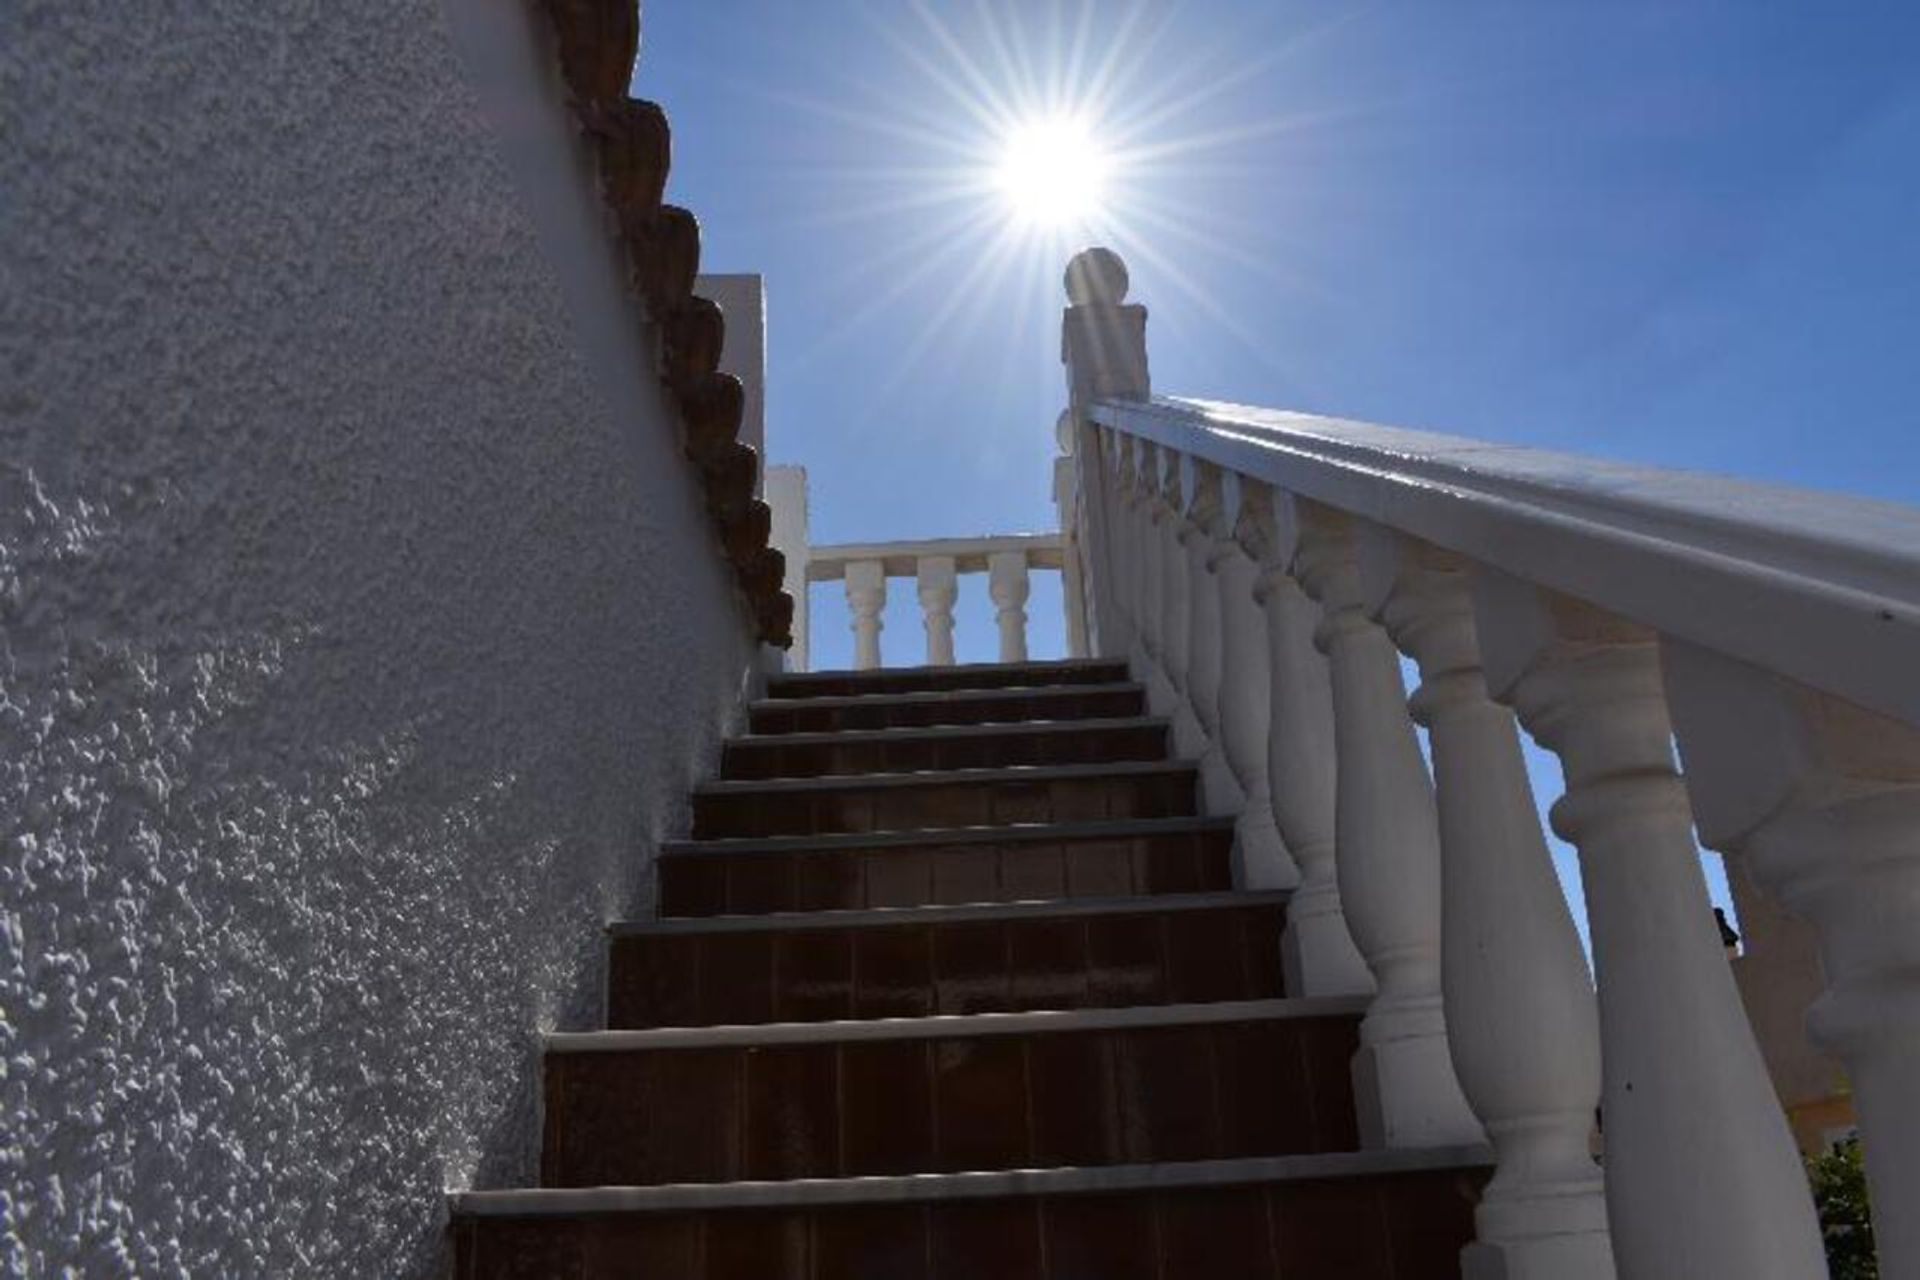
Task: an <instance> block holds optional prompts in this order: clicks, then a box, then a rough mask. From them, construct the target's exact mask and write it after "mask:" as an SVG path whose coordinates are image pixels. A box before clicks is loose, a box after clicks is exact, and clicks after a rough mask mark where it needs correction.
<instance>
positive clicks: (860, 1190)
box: [451, 1144, 1493, 1217]
mask: <svg viewBox="0 0 1920 1280" xmlns="http://www.w3.org/2000/svg"><path fill="white" fill-rule="evenodd" d="M1492 1164H1493V1152H1492V1151H1491V1150H1490V1149H1489V1148H1487V1147H1485V1146H1481V1145H1479V1144H1472V1145H1463V1146H1442V1147H1397V1148H1391V1149H1376V1150H1368V1151H1335V1152H1316V1153H1310V1154H1298V1155H1279V1156H1247V1157H1241V1158H1237V1159H1231V1160H1192V1161H1181V1162H1171V1163H1160V1164H1120V1165H1088V1166H1077V1167H1072V1168H1049V1169H1007V1170H982V1171H978V1172H969V1173H910V1174H887V1175H877V1176H863V1177H852V1178H795V1179H790V1180H782V1181H764V1182H701V1183H670V1184H664V1185H654V1186H601V1187H533V1188H517V1189H512V1190H502V1191H464V1192H456V1193H454V1194H453V1195H452V1197H451V1200H452V1211H453V1213H454V1215H455V1216H457V1217H532V1216H569V1215H575V1214H598V1213H632V1212H649V1211H664V1212H673V1211H686V1210H697V1209H723V1208H750V1207H761V1208H772V1207H783V1206H805V1205H831V1204H877V1203H887V1202H897V1201H924V1200H959V1199H987V1198H996V1197H1005V1196H1059V1195H1075V1194H1086V1193H1093V1192H1116V1191H1157V1190H1172V1189H1180V1188H1195V1189H1198V1188H1204V1187H1217V1186H1234V1185H1241V1184H1246V1183H1262V1182H1305V1181H1324V1180H1328V1179H1335V1178H1364V1177H1390V1176H1393V1175H1396V1174H1407V1173H1422V1172H1428V1171H1437V1170H1449V1169H1476V1170H1478V1169H1484V1168H1487V1167H1489V1166H1491V1165H1492Z"/></svg>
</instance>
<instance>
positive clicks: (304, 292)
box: [0, 0, 748, 1276]
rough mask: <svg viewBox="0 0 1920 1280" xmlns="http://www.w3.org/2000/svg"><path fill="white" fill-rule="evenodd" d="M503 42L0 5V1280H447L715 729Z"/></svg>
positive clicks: (726, 606) (425, 29)
mask: <svg viewBox="0 0 1920 1280" xmlns="http://www.w3.org/2000/svg"><path fill="white" fill-rule="evenodd" d="M529 8H530V6H523V5H517V4H511V5H509V4H495V5H480V4H477V3H474V4H468V3H450V4H449V5H448V7H447V9H446V11H445V12H443V11H442V9H441V7H440V6H439V5H436V4H429V3H421V2H419V0H413V2H407V3H403V2H399V0H327V2H326V3H324V4H313V3H308V2H307V0H297V2H296V0H203V2H201V3H196V4H192V5H155V4H121V5H109V6H95V5H75V4H70V3H66V2H65V0H25V2H24V3H21V4H11V5H7V6H5V7H4V8H0V104H3V118H4V124H3V125H0V131H3V133H4V137H5V145H4V146H0V191H4V193H5V196H4V206H3V207H4V217H5V229H4V234H3V235H0V824H4V833H3V834H4V846H3V848H4V855H3V856H0V1190H3V1191H4V1194H0V1215H4V1220H3V1221H0V1271H3V1272H5V1273H7V1274H29V1275H41V1274H45V1275H53V1274H57V1273H60V1272H61V1271H62V1269H63V1268H71V1269H72V1273H73V1274H84V1275H113V1274H131V1273H135V1272H138V1273H140V1274H162V1273H164V1274H192V1275H206V1276H212V1275H235V1276H241V1275H245V1276H265V1275H314V1276H321V1275H325V1276H381V1275H410V1274H411V1275H421V1274H428V1273H431V1272H432V1271H433V1270H434V1268H435V1267H436V1266H437V1265H438V1259H439V1254H440V1248H441V1228H442V1223H443V1207H442V1206H443V1203H444V1192H445V1191H446V1189H448V1188H450V1187H451V1188H464V1187H468V1186H473V1185H499V1184H501V1183H504V1182H507V1181H513V1180H520V1181H524V1180H526V1178H527V1174H528V1169H529V1167H530V1163H531V1161H532V1157H533V1138H534V1125H535V1114H536V1108H535V1106H534V1102H533V1088H532V1086H533V1083H534V1081H535V1079H536V1061H535V1032H536V1029H540V1028H552V1027H579V1026H586V1025H590V1023H591V1021H592V1018H593V1015H594V1014H595V1012H596V1010H597V1001H598V984H599V982H600V963H601V957H602V954H603V948H602V940H601V936H600V929H601V926H602V924H603V922H605V921H606V920H608V919H609V918H612V917H614V916H617V915H622V914H631V913H632V912H633V911H634V910H635V909H636V908H638V907H641V906H642V905H644V904H643V898H644V896H645V894H646V892H647V888H646V886H647V885H648V883H649V881H650V877H649V876H648V874H647V866H646V859H647V857H648V856H649V855H650V852H651V849H652V847H653V844H654V842H655V841H656V840H657V839H658V838H660V837H661V836H662V835H663V834H665V833H670V832H673V831H674V830H675V829H676V828H678V827H679V826H680V824H681V823H682V820H683V809H682V806H683V803H684V801H683V795H684V791H685V788H686V787H687V785H688V783H689V781H690V780H691V779H692V778H693V777H694V776H695V775H696V773H697V772H698V771H699V770H700V768H701V767H702V765H703V763H704V762H705V761H706V760H707V759H709V758H710V754H711V751H712V748H713V744H714V743H715V742H716V740H717V734H718V731H719V729H720V728H721V725H722V722H723V720H724V719H725V718H726V716H727V715H728V714H729V712H730V710H731V709H732V708H733V707H734V706H735V705H736V698H737V695H738V691H739V685H740V681H741V678H742V673H743V672H744V670H745V666H746V663H747V659H748V645H747V643H746V636H745V631H744V629H743V623H742V621H741V618H740V615H739V614H738V613H737V612H736V606H735V604H734V601H733V596H732V594H731V592H732V589H731V587H730V585H729V582H728V579H727V577H726V576H725V573H724V571H723V568H722V565H721V563H720V561H719V558H718V553H717V550H716V548H715V546H714V544H713V540H712V536H711V534H710V533H709V531H708V527H707V524H706V521H705V519H704V517H703V514H702V511H701V508H700V499H699V495H698V492H697V488H696V485H695V482H694V480H693V478H692V477H691V475H690V474H689V473H688V468H687V467H686V465H685V464H684V463H683V462H682V460H681V458H680V454H679V450H678V447H677V444H676V441H675V438H674V435H673V429H672V426H671V424H670V422H669V421H668V418H667V413H668V409H667V406H666V404H665V402H664V401H663V400H662V398H661V396H660V394H659V392H658V390H657V388H656V384H655V382H654V380H653V378H652V375H651V372H650V369H649V367H648V361H649V359H650V357H649V355H648V352H649V350H650V340H649V335H648V334H647V333H646V332H645V331H644V329H643V328H642V327H641V326H640V325H639V323H638V322H636V321H635V320H634V318H633V317H634V315H635V314H636V313H635V312H634V311H632V310H631V309H630V306H629V304H628V303H627V302H626V300H625V298H624V296H623V294H622V291H621V284H620V274H619V272H618V270H617V268H616V266H615V264H614V262H613V259H612V256H611V254H610V253H609V252H608V248H607V244H606V241H605V239H604V231H603V221H602V215H601V211H600V207H599V205H598V202H597V198H596V197H595V195H594V193H593V192H592V190H591V189H590V187H588V186H587V185H586V184H585V182H584V180H583V179H582V174H583V173H584V170H583V169H582V168H581V167H580V163H579V157H578V155H577V154H576V153H574V152H573V151H572V150H570V148H571V147H572V145H573V143H572V134H571V131H570V129H569V128H568V126H567V125H566V122H565V121H564V119H563V117H562V115H561V108H560V105H559V102H558V98H557V89H556V88H555V86H554V85H553V84H552V83H551V82H550V79H549V76H548V72H547V70H546V64H545V61H544V56H543V54H542V53H541V52H540V50H539V47H538V46H531V45H528V44H527V43H526V41H527V38H528V31H529V28H527V27H525V26H524V23H525V21H526V18H525V12H524V11H525V10H527V9H529ZM490 122H491V123H490ZM495 125H501V126H504V128H503V135H497V134H496V130H495V128H494V126H495ZM543 167H544V169H545V171H547V172H548V174H549V176H550V177H552V178H553V181H544V182H543V181H542V180H541V179H540V177H539V174H540V173H541V172H542V170H543ZM530 183H539V184H540V185H538V186H530V185H529V184H530Z"/></svg>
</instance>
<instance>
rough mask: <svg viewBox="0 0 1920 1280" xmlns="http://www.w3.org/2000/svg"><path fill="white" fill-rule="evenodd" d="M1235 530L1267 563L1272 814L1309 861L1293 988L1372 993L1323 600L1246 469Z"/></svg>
mask: <svg viewBox="0 0 1920 1280" xmlns="http://www.w3.org/2000/svg"><path fill="white" fill-rule="evenodd" d="M1238 492H1239V495H1240V500H1239V505H1238V511H1237V513H1236V516H1235V521H1234V526H1233V528H1234V534H1235V537H1236V538H1237V540H1238V541H1239V542H1240V545H1241V546H1242V547H1244V548H1245V549H1246V551H1247V554H1248V555H1249V556H1250V557H1252V558H1253V560H1254V561H1255V563H1256V566H1257V567H1258V569H1259V576H1258V577H1256V578H1255V579H1254V584H1253V598H1254V600H1255V601H1256V602H1257V603H1258V604H1259V605H1260V607H1261V608H1262V610H1264V611H1265V613H1266V618H1267V636H1266V639H1267V653H1268V691H1269V697H1268V709H1269V715H1268V729H1267V782H1268V791H1269V797H1270V799H1271V801H1272V806H1273V815H1274V818H1275V820H1276V821H1278V823H1279V825H1280V832H1281V834H1282V835H1283V836H1284V837H1285V838H1286V842H1287V849H1288V851H1289V852H1290V853H1291V854H1292V855H1293V860H1294V862H1295V864H1296V865H1297V866H1298V867H1299V868H1300V883H1299V885H1297V886H1296V887H1295V888H1294V891H1293V895H1292V896H1291V897H1290V898H1289V899H1288V900H1287V925H1286V931H1285V932H1284V933H1283V934H1282V935H1281V938H1280V954H1281V960H1282V963H1283V965H1284V967H1285V971H1286V980H1287V991H1288V992H1289V993H1290V994H1294V995H1302V996H1348V995H1372V994H1373V991H1374V982H1373V974H1372V973H1371V972H1370V971H1369V970H1368V968H1367V962H1366V961H1365V960H1364V959H1362V958H1361V956H1360V950H1359V948H1358V947H1357V946H1355V945H1354V941H1353V934H1352V933H1351V932H1350V931H1349V930H1348V928H1347V917H1346V911H1345V909H1344V908H1343V907H1342V906H1341V904H1340V885H1339V880H1338V878H1337V872H1336V867H1337V864H1336V861H1335V853H1334V849H1335V845H1334V830H1335V784H1336V778H1337V769H1336V763H1335V759H1334V751H1333V742H1334V733H1333V684H1332V678H1331V676H1330V675H1329V673H1328V671H1327V660H1326V658H1325V657H1324V656H1323V655H1322V654H1321V653H1320V651H1319V650H1318V649H1317V648H1315V647H1314V643H1313V633H1314V629H1315V624H1316V623H1317V622H1318V620H1319V616H1320V609H1319V606H1317V605H1315V604H1314V603H1313V601H1312V600H1310V599H1308V598H1307V594H1306V592H1304V591H1302V590H1301V589H1300V584H1299V583H1298V582H1296V581H1294V580H1293V578H1291V577H1290V576H1288V574H1287V571H1286V566H1287V557H1288V556H1289V555H1290V554H1291V549H1290V548H1283V547H1281V545H1280V543H1279V539H1278V535H1277V528H1276V525H1275V519H1274V512H1275V495H1274V493H1273V491H1272V490H1271V489H1269V488H1268V487H1267V486H1265V485H1263V484H1260V483H1258V482H1255V481H1249V480H1245V479H1242V480H1241V482H1240V485H1239V490H1238Z"/></svg>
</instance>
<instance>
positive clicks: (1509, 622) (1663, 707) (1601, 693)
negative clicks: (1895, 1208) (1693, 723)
mask: <svg viewBox="0 0 1920 1280" xmlns="http://www.w3.org/2000/svg"><path fill="white" fill-rule="evenodd" d="M1475 615H1476V617H1475V625H1476V629H1477V631H1478V633H1479V636H1480V644H1481V649H1482V657H1483V661H1484V666H1485V671H1486V677H1487V686H1488V688H1489V689H1490V690H1491V692H1492V693H1493V695H1494V696H1495V697H1497V698H1500V699H1501V700H1502V701H1505V702H1509V703H1511V704H1512V705H1513V706H1514V708H1515V709H1516V710H1517V711H1518V712H1519V713H1520V719H1521V721H1522V723H1524V724H1525V725H1526V727H1527V729H1528V730H1529V731H1530V732H1531V733H1532V734H1533V736H1534V737H1535V738H1537V739H1538V740H1539V741H1540V743H1541V745H1542V746H1544V747H1546V748H1547V749H1548V750H1550V751H1552V752H1553V753H1554V754H1555V755H1557V756H1559V758H1560V767H1561V772H1562V773H1563V774H1564V775H1565V777H1566V784H1567V791H1566V794H1565V795H1564V796H1563V797H1561V799H1560V800H1559V802H1558V803H1556V804H1555V805H1554V806H1553V810H1552V817H1553V826H1554V830H1556V831H1558V832H1559V833H1560V834H1561V835H1562V836H1564V837H1565V838H1566V839H1567V840H1569V841H1571V842H1572V844H1573V845H1574V847H1575V848H1576V849H1578V850H1579V854H1580V876H1581V881H1582V883H1583V885H1584V887H1585V889H1586V898H1587V924H1588V929H1589V932H1590V935H1591V938H1592V941H1593V962H1594V976H1595V979H1596V981H1597V984H1598V986H1599V1003H1600V1037H1601V1063H1602V1087H1601V1120H1602V1124H1603V1126H1604V1131H1605V1143H1606V1156H1605V1164H1604V1172H1605V1178H1606V1187H1607V1218H1608V1224H1609V1226H1610V1228H1611V1230H1612V1235H1613V1252H1614V1258H1615V1260H1616V1261H1617V1263H1618V1265H1619V1270H1620V1274H1621V1275H1623V1276H1631V1277H1633V1278H1634V1280H1642V1278H1651V1280H1697V1278H1700V1277H1712V1278H1715V1280H1718V1278H1720V1277H1725V1280H1811V1278H1812V1277H1818V1276H1824V1275H1825V1274H1826V1259H1825V1254H1824V1251H1823V1249H1822V1247H1821V1243H1820V1232H1819V1226H1818V1224H1817V1223H1816V1222H1815V1220H1814V1213H1813V1202H1812V1198H1811V1196H1810V1195H1809V1193H1808V1188H1807V1178H1806V1173H1805V1171H1804V1170H1803V1169H1802V1167H1801V1164H1800V1155H1799V1152H1798V1151H1797V1150H1796V1149H1795V1147H1794V1144H1793V1137H1792V1135H1791V1134H1790V1133H1789V1132H1788V1129H1787V1122H1786V1116H1785V1114H1784V1112H1782V1110H1781V1108H1780V1102H1779V1099H1778V1098H1777V1097H1776V1096H1775V1094H1774V1090H1773V1084H1772V1081H1771V1080H1770V1079H1769V1078H1768V1076H1767V1069H1766V1066H1765V1064H1764V1063H1763V1062H1762V1060H1761V1058H1760V1050H1759V1047H1758V1046H1757V1045H1756V1044H1755V1043H1754V1039H1753V1031H1752V1029H1751V1027H1750V1026H1749V1025H1748V1023H1747V1015H1746V1010H1745V1008H1744V1007H1743V1006H1742V1004H1741V1002H1740V994H1739V991H1738V990H1737V989H1736V988H1735V986H1734V981H1733V973H1732V971H1731V970H1730V969H1729V967H1728V965H1727V959H1726V955H1725V954H1724V952H1723V950H1722V948H1721V943H1720V937H1719V932H1718V930H1717V929H1716V928H1715V927H1714V922H1713V914H1712V905H1711V903H1710V902H1709V900H1708V898H1707V886H1706V878H1705V877H1704V876H1703V875H1702V874H1701V871H1700V860H1699V855H1698V853H1697V852H1696V850H1695V847H1694V843H1693V831H1692V818H1693V813H1692V810H1691V808H1690V807H1689V805H1688V803H1687V790H1686V787H1685V785H1684V784H1683V783H1682V782H1681V780H1680V776H1679V774H1678V773H1677V772H1676V771H1675V769H1674V760H1673V733H1672V728H1671V724H1670V721H1669V719H1668V713H1667V700H1666V697H1665V695H1664V693H1663V691H1662V687H1661V670H1660V654H1659V646H1658V644H1657V642H1656V639H1655V637H1654V635H1653V634H1652V633H1651V632H1649V631H1647V630H1646V629H1645V628H1643V627H1640V626H1638V625H1637V624H1634V623H1631V622H1628V621H1626V620H1624V619H1621V618H1619V617H1616V616H1614V615H1611V614H1608V613H1605V612H1602V611H1601V610H1598V609H1595V608H1593V607H1591V606H1588V605H1584V604H1580V603H1579V602H1576V601H1573V600H1570V599H1568V598H1566V597H1564V596H1559V595H1556V594H1553V593H1550V592H1546V591H1542V590H1541V589H1539V588H1537V587H1534V586H1532V585H1531V584H1528V583H1525V582H1521V581H1519V580H1517V579H1514V578H1511V577H1508V576H1506V575H1505V574H1500V573H1496V572H1494V571H1491V570H1488V569H1486V568H1484V567H1483V568H1480V569H1479V570H1477V571H1476V574H1475Z"/></svg>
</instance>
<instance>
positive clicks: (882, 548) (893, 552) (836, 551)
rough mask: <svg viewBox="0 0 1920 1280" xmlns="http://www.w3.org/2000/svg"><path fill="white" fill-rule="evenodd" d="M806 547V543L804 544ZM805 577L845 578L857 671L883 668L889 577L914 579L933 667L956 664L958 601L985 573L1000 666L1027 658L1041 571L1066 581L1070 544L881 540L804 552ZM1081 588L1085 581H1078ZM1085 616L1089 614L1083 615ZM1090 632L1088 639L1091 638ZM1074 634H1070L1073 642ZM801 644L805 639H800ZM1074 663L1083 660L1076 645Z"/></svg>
mask: <svg viewBox="0 0 1920 1280" xmlns="http://www.w3.org/2000/svg"><path fill="white" fill-rule="evenodd" d="M797 545H802V546H804V545H805V544H804V543H797ZM805 556H806V559H805V560H804V561H803V562H802V564H801V569H800V572H801V575H802V576H803V577H804V580H805V581H807V582H810V583H811V582H833V581H841V580H844V582H845V587H846V595H847V609H848V613H849V614H850V623H851V626H852V628H853V639H854V655H853V662H854V667H855V669H857V670H868V669H871V668H874V667H878V666H880V665H881V645H880V633H881V630H882V628H883V626H884V619H883V616H882V615H883V613H884V611H885V608H886V603H887V581H888V579H890V578H912V579H913V580H914V593H915V596H916V597H917V598H918V600H919V602H920V611H921V620H922V625H923V627H924V629H925V631H926V662H927V665H928V666H936V667H938V666H950V665H952V664H953V662H954V622H955V620H954V610H955V608H956V606H957V604H958V603H959V598H960V591H959V580H960V579H961V578H962V577H964V576H967V575H970V574H984V575H985V576H986V577H987V579H988V583H987V596H988V598H989V600H990V601H991V603H992V605H993V609H994V618H995V622H994V625H995V630H996V631H997V633H998V637H999V639H998V660H999V661H1001V662H1024V661H1026V660H1027V609H1026V606H1027V601H1028V597H1029V595H1030V593H1031V589H1032V577H1031V575H1032V573H1033V572H1034V571H1042V572H1047V571H1052V572H1059V573H1060V574H1061V577H1062V581H1063V585H1064V583H1065V582H1066V580H1067V575H1066V573H1065V567H1066V564H1067V541H1066V539H1064V538H1063V537H1062V536H1061V535H1060V534H1058V533H1022V534H1003V535H998V536H990V537H982V538H933V539H928V540H926V541H921V542H880V543H857V544H842V545H816V546H806V547H805ZM1073 583H1074V585H1075V588H1076V589H1077V588H1078V587H1080V586H1083V585H1084V579H1083V578H1082V577H1081V576H1080V575H1075V576H1074V578H1073ZM1062 603H1063V605H1064V608H1065V610H1066V614H1067V616H1068V617H1069V618H1071V617H1072V616H1073V614H1074V613H1075V611H1076V609H1081V610H1083V609H1084V604H1083V603H1082V602H1080V601H1078V600H1076V598H1075V597H1073V596H1072V595H1067V596H1066V598H1065V599H1064V600H1063V602H1062ZM1082 616H1083V618H1084V613H1082ZM1084 634H1085V633H1084V631H1082V632H1081V635H1082V636H1083V637H1084ZM1072 635H1073V631H1072V628H1071V627H1070V628H1068V638H1069V644H1070V646H1071V644H1072ZM796 639H798V637H796ZM1067 656H1068V657H1084V656H1086V655H1085V653H1084V651H1076V650H1074V649H1073V648H1071V647H1069V649H1068V653H1067Z"/></svg>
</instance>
